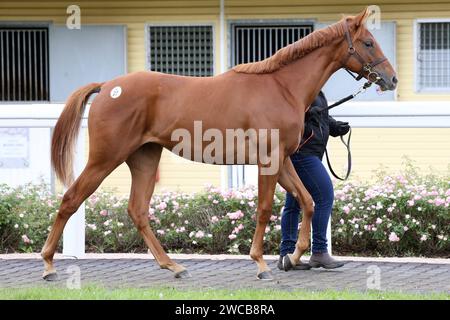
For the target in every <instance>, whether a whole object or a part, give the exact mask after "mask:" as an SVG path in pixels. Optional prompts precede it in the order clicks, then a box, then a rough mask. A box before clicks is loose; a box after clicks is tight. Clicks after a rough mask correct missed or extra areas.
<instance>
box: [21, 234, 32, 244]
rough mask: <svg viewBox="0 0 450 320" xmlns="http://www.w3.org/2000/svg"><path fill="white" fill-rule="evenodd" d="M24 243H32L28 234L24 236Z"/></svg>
mask: <svg viewBox="0 0 450 320" xmlns="http://www.w3.org/2000/svg"><path fill="white" fill-rule="evenodd" d="M22 241H23V242H25V243H31V240H30V239H29V238H28V237H27V235H26V234H24V235H23V236H22Z"/></svg>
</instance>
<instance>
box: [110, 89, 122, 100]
mask: <svg viewBox="0 0 450 320" xmlns="http://www.w3.org/2000/svg"><path fill="white" fill-rule="evenodd" d="M121 94H122V88H121V87H114V88H113V89H112V90H111V98H113V99H116V98H118V97H119V96H120V95H121Z"/></svg>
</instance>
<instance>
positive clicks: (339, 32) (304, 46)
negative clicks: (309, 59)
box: [233, 19, 346, 74]
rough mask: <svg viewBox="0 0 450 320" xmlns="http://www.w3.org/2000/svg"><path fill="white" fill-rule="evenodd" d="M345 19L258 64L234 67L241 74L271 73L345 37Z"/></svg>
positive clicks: (311, 34)
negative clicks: (338, 38)
mask: <svg viewBox="0 0 450 320" xmlns="http://www.w3.org/2000/svg"><path fill="white" fill-rule="evenodd" d="M344 23H346V20H345V19H342V20H340V21H338V22H336V23H334V24H332V25H330V26H328V27H326V28H323V29H319V30H316V31H314V32H312V33H310V34H309V35H307V36H306V37H304V38H302V39H300V40H297V41H296V42H294V43H292V44H290V45H288V46H286V47H284V48H281V49H280V50H278V51H277V52H275V54H274V55H272V56H270V57H268V58H266V59H264V60H262V61H258V62H252V63H244V64H240V65H237V66H235V67H233V70H234V71H236V72H240V73H259V74H262V73H271V72H274V71H277V70H279V69H280V68H281V67H283V66H285V65H287V64H289V63H291V62H294V61H295V60H297V59H300V58H301V57H304V56H305V55H307V54H308V53H310V52H311V51H314V50H315V49H317V48H320V47H323V46H325V45H327V44H329V43H330V42H331V41H333V40H334V39H336V38H337V37H340V36H343V35H344V33H345V31H344V25H343V24H344Z"/></svg>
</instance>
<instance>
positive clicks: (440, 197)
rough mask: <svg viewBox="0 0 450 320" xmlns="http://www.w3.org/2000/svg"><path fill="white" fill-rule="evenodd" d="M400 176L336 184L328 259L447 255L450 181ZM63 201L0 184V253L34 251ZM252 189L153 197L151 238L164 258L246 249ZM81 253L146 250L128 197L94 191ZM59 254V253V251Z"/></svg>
mask: <svg viewBox="0 0 450 320" xmlns="http://www.w3.org/2000/svg"><path fill="white" fill-rule="evenodd" d="M406 169H407V170H406V173H401V174H395V175H389V176H386V175H382V176H380V177H379V179H378V180H377V181H372V182H370V183H369V182H367V181H358V180H353V181H348V182H343V183H341V182H339V183H338V182H335V202H334V209H333V214H332V242H333V251H334V253H335V254H352V255H384V256H405V255H415V256H419V255H420V256H448V255H449V254H450V236H449V235H450V208H449V206H450V178H449V176H446V177H435V176H431V175H429V176H421V175H419V174H418V173H417V171H415V170H412V168H411V167H407V168H406ZM285 193H286V192H285V191H284V190H282V189H281V188H279V187H278V188H277V190H276V193H275V195H274V202H273V212H272V214H271V216H270V217H269V223H268V226H267V228H266V229H265V230H264V232H265V234H264V238H265V244H264V245H265V254H278V247H279V243H280V240H281V231H280V229H281V225H280V223H281V216H280V214H281V211H282V208H283V205H284V198H285ZM61 198H62V195H61V194H58V195H53V194H52V193H51V192H50V191H49V189H48V186H46V185H25V186H22V187H19V188H9V187H7V186H4V185H3V186H0V250H1V252H14V251H18V252H38V251H40V250H41V249H42V246H43V244H44V242H45V239H46V237H47V235H48V232H49V231H50V226H51V223H52V221H53V220H54V218H55V216H56V215H57V213H58V208H59V204H60V201H61ZM257 205H258V197H257V189H256V188H255V187H252V186H249V187H245V188H242V189H238V190H231V189H230V190H221V189H219V188H215V187H214V186H207V187H206V188H205V189H204V190H203V191H200V192H198V193H193V194H187V193H183V192H175V191H163V192H160V193H159V194H155V195H154V196H153V197H152V199H151V201H150V203H149V209H148V212H147V213H146V214H147V218H148V221H149V223H150V226H151V228H152V230H153V233H154V234H155V236H156V237H157V238H159V239H160V241H161V243H162V245H163V246H164V248H165V249H166V250H167V251H169V252H185V253H192V252H195V253H212V254H217V253H241V254H248V253H249V251H250V247H251V243H252V238H253V233H254V230H255V226H256V214H255V212H256V208H257ZM85 206H86V207H85V208H86V250H87V251H88V252H147V247H146V245H145V243H144V241H143V240H142V237H141V235H140V234H139V233H138V232H137V230H136V228H135V226H134V224H133V222H132V221H131V219H130V218H129V216H128V213H127V207H128V199H127V197H126V196H119V195H117V194H115V193H114V192H109V191H108V192H107V191H97V192H96V193H95V194H93V195H92V196H91V197H89V198H88V199H87V200H86V203H85ZM60 249H61V248H59V250H60Z"/></svg>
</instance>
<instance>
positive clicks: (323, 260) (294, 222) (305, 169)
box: [278, 91, 350, 270]
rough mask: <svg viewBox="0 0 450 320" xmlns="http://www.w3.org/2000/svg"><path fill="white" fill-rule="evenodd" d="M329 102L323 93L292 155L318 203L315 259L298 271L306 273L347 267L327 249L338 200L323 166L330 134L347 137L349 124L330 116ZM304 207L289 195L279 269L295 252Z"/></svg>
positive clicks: (283, 217)
mask: <svg viewBox="0 0 450 320" xmlns="http://www.w3.org/2000/svg"><path fill="white" fill-rule="evenodd" d="M327 106H328V102H327V99H326V98H325V95H324V94H323V92H322V91H321V92H320V93H319V95H318V96H317V97H316V99H315V100H314V102H313V103H312V105H311V107H310V109H309V110H308V112H307V113H306V115H305V130H304V134H303V138H302V143H301V144H300V145H301V148H300V149H299V150H298V151H297V152H296V153H294V154H293V155H291V160H292V163H293V164H294V167H295V170H296V171H297V174H298V176H299V177H300V179H301V180H302V182H303V184H304V185H305V187H306V189H307V190H308V192H309V193H310V194H311V196H312V198H313V200H314V204H315V205H314V215H313V219H312V234H313V237H312V238H313V239H312V256H311V258H310V260H309V264H306V263H300V264H298V265H296V266H294V267H293V268H294V269H297V270H305V269H309V268H311V267H324V268H327V269H333V268H339V267H342V266H343V265H344V264H343V263H342V262H339V261H337V260H335V259H334V258H332V257H331V256H330V255H329V253H328V250H327V227H328V220H329V219H330V216H331V211H332V208H333V201H334V190H333V184H332V182H331V179H330V176H329V175H328V172H327V170H326V169H325V167H324V165H323V164H322V157H323V155H324V152H325V148H326V145H327V141H328V137H329V135H331V136H333V137H337V136H341V135H345V134H347V132H348V131H349V130H350V126H349V124H348V122H341V121H336V120H335V119H333V118H332V117H331V116H329V115H328V110H325V111H322V112H320V111H319V110H321V109H322V108H326V107H327ZM299 213H300V208H299V205H298V203H297V201H296V200H295V198H294V197H293V196H292V195H291V194H289V193H287V194H286V203H285V206H284V210H283V213H282V215H281V234H282V241H281V245H280V260H279V262H278V268H279V269H281V270H283V257H284V256H285V255H286V254H288V253H293V252H294V249H295V243H296V242H297V236H298V222H299Z"/></svg>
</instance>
